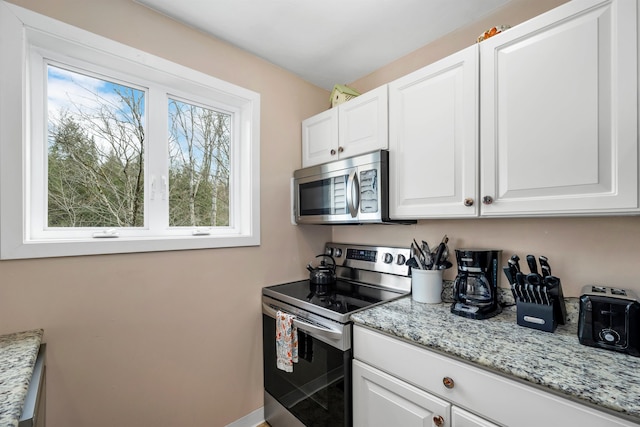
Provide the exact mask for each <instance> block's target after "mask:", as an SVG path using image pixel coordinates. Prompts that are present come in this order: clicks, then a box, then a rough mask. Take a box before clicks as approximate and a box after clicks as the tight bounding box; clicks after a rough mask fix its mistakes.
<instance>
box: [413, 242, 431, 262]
mask: <svg viewBox="0 0 640 427" xmlns="http://www.w3.org/2000/svg"><path fill="white" fill-rule="evenodd" d="M413 243H414V244H415V247H416V251H417V252H418V253H419V255H420V256H419V264H422V268H423V269H424V270H426V269H427V268H428V263H427V254H426V253H425V252H424V251H423V250H422V246H420V245H418V242H416V239H413Z"/></svg>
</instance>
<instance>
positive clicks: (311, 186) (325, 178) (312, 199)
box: [294, 168, 359, 224]
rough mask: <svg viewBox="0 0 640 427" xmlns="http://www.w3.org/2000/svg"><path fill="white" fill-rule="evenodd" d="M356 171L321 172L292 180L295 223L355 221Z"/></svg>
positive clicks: (356, 199)
mask: <svg viewBox="0 0 640 427" xmlns="http://www.w3.org/2000/svg"><path fill="white" fill-rule="evenodd" d="M358 196H359V185H358V175H357V169H356V168H349V169H342V170H338V171H332V172H323V173H321V174H319V175H313V176H307V177H304V178H296V179H295V180H294V203H295V212H296V222H298V223H300V224H305V223H306V224H327V223H345V222H347V223H348V222H357V221H358V204H359V199H358Z"/></svg>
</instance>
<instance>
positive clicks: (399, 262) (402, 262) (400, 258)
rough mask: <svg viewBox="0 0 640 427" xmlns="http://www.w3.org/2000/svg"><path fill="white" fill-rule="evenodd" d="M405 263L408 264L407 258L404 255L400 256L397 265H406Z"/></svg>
mask: <svg viewBox="0 0 640 427" xmlns="http://www.w3.org/2000/svg"><path fill="white" fill-rule="evenodd" d="M405 262H407V258H406V257H405V256H404V255H402V254H400V255H398V259H397V260H396V264H398V265H404V263H405Z"/></svg>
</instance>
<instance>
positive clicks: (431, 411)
mask: <svg viewBox="0 0 640 427" xmlns="http://www.w3.org/2000/svg"><path fill="white" fill-rule="evenodd" d="M450 409H451V407H450V405H449V403H448V402H446V401H444V400H442V399H439V398H437V397H435V396H432V395H430V394H428V393H425V392H424V391H422V390H420V389H418V388H416V387H414V386H412V385H409V384H407V383H405V382H403V381H400V380H398V379H397V378H394V377H392V376H390V375H388V374H385V373H384V372H382V371H378V370H377V369H375V368H372V367H370V366H368V365H365V364H364V363H361V362H359V361H357V360H354V361H353V425H354V427H389V426H402V427H429V426H432V425H439V426H440V427H450V426H451V424H450V422H449V413H450ZM440 417H441V418H442V423H441V424H438V423H436V422H435V420H434V418H436V419H438V420H439V419H440Z"/></svg>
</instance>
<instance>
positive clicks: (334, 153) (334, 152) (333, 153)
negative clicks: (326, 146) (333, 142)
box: [330, 148, 336, 156]
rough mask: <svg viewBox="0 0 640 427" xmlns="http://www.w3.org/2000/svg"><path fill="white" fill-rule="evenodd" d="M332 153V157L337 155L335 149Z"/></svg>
mask: <svg viewBox="0 0 640 427" xmlns="http://www.w3.org/2000/svg"><path fill="white" fill-rule="evenodd" d="M330 153H331V155H332V156H335V155H336V150H334V149H333V148H332V149H331V151H330Z"/></svg>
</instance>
